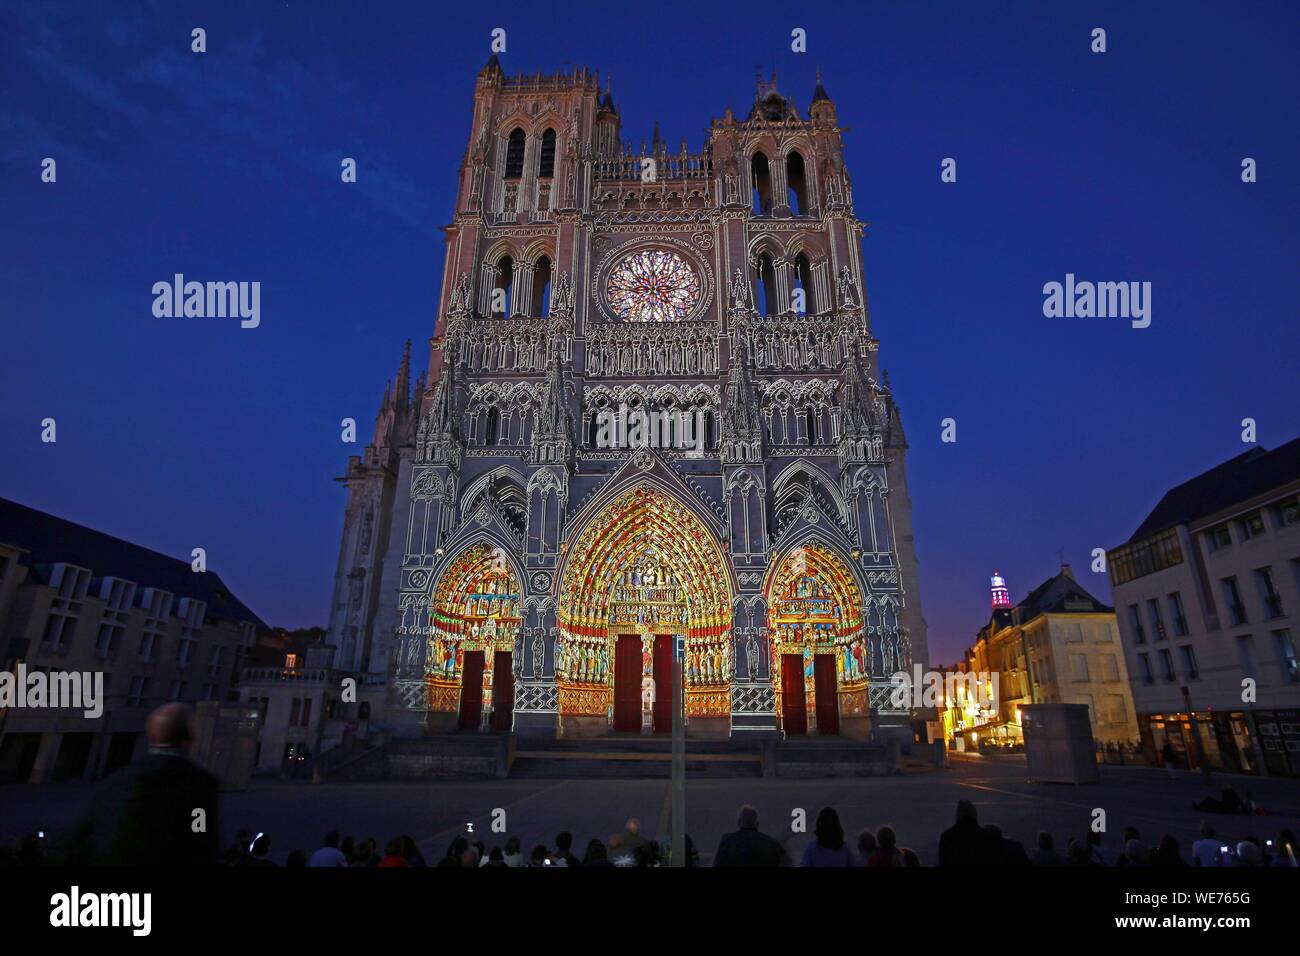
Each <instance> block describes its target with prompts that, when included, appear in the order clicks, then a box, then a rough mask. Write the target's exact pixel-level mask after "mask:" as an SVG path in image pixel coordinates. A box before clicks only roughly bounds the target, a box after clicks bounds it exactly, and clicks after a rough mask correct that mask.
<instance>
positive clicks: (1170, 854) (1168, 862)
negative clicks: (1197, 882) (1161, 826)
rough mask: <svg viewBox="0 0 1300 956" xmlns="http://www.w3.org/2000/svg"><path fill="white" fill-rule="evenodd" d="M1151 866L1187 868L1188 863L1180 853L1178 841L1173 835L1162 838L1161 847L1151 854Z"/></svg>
mask: <svg viewBox="0 0 1300 956" xmlns="http://www.w3.org/2000/svg"><path fill="white" fill-rule="evenodd" d="M1151 865H1152V866H1162V867H1181V866H1186V865H1187V862H1186V861H1185V860H1184V859H1183V856H1182V854H1181V853H1179V852H1178V841H1177V840H1175V839H1174V838H1173V836H1172V835H1171V834H1168V833H1166V834H1165V835H1164V836H1162V837H1161V838H1160V845H1159V846H1158V847H1156V848H1155V851H1154V852H1153V853H1152V854H1151Z"/></svg>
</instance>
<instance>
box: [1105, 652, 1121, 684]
mask: <svg viewBox="0 0 1300 956" xmlns="http://www.w3.org/2000/svg"><path fill="white" fill-rule="evenodd" d="M1101 679H1102V680H1107V681H1115V680H1119V661H1118V660H1116V658H1115V655H1114V654H1102V655H1101Z"/></svg>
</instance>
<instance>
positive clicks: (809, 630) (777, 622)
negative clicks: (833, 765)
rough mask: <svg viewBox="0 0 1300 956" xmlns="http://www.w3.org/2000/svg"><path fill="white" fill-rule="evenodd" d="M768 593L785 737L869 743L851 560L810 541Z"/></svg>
mask: <svg viewBox="0 0 1300 956" xmlns="http://www.w3.org/2000/svg"><path fill="white" fill-rule="evenodd" d="M766 593H767V606H768V635H769V639H770V640H771V642H772V660H773V661H774V662H777V661H779V662H780V663H779V665H777V666H775V667H774V668H773V683H774V684H775V692H776V710H777V720H778V723H779V725H780V727H781V730H782V733H783V734H784V735H785V736H786V737H799V736H805V735H819V736H830V735H835V734H841V733H843V734H845V735H847V736H853V737H861V738H864V739H865V738H867V737H869V736H870V721H869V714H868V710H869V708H868V705H867V700H868V693H867V690H868V684H869V677H870V670H871V663H870V659H869V647H868V644H867V640H866V633H865V628H864V622H863V618H862V608H863V601H862V591H861V588H859V586H858V583H857V580H856V578H855V577H854V576H853V572H852V570H850V567H849V564H848V562H847V561H846V560H845V559H844V558H843V557H841V556H840V555H839V554H838V553H837V551H836V550H834V549H832V548H831V547H829V546H827V545H824V544H822V543H820V542H808V543H806V544H804V545H803V546H800V547H796V548H794V549H792V550H791V551H789V552H788V553H787V554H786V556H785V557H784V558H783V559H782V560H781V561H780V562H778V563H777V564H776V565H775V566H774V568H773V570H772V571H771V572H770V573H769V576H768V580H767V585H766Z"/></svg>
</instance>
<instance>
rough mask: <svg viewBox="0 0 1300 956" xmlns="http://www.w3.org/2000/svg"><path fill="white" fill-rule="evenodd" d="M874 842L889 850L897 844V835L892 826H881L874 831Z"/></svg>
mask: <svg viewBox="0 0 1300 956" xmlns="http://www.w3.org/2000/svg"><path fill="white" fill-rule="evenodd" d="M876 844H877V845H878V846H879V847H880V848H881V849H882V850H885V851H887V852H888V851H891V850H893V849H894V848H895V847H896V846H898V836H897V835H896V834H895V833H894V828H893V827H881V828H880V829H879V830H877V831H876Z"/></svg>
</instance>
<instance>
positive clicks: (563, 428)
mask: <svg viewBox="0 0 1300 956" xmlns="http://www.w3.org/2000/svg"><path fill="white" fill-rule="evenodd" d="M547 351H548V353H549V354H548V356H547V360H546V382H545V384H544V386H543V392H542V404H541V408H539V409H538V412H537V424H536V425H535V426H534V428H533V440H532V459H533V461H534V462H537V463H539V464H540V463H550V464H558V463H561V462H564V461H567V460H568V458H569V455H570V454H571V452H572V451H573V428H572V421H571V419H570V418H569V408H568V403H567V402H566V401H565V392H566V388H565V381H564V372H563V370H562V369H561V367H560V348H559V344H558V343H557V342H555V341H554V340H552V342H551V343H550V345H549V347H548V349H547Z"/></svg>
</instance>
